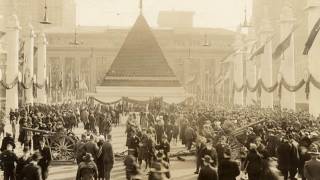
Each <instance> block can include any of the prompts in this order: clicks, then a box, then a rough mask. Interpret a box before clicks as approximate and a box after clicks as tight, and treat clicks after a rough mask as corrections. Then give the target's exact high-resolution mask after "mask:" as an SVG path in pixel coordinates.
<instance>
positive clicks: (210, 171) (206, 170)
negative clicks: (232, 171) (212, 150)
mask: <svg viewBox="0 0 320 180" xmlns="http://www.w3.org/2000/svg"><path fill="white" fill-rule="evenodd" d="M211 163H213V160H212V158H211V157H210V156H209V155H205V156H204V158H203V167H202V168H201V170H200V173H199V176H198V180H208V179H210V180H218V173H217V171H216V170H215V169H214V168H213V167H212V166H211V165H210V164H211Z"/></svg>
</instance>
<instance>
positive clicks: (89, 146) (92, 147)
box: [84, 134, 99, 160]
mask: <svg viewBox="0 0 320 180" xmlns="http://www.w3.org/2000/svg"><path fill="white" fill-rule="evenodd" d="M84 149H85V151H86V153H89V154H91V155H92V157H93V159H94V160H97V154H98V151H99V147H98V145H97V143H96V142H95V136H94V135H92V134H91V135H90V140H89V141H88V142H87V143H86V144H85V145H84Z"/></svg>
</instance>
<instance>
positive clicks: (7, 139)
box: [0, 132, 16, 152]
mask: <svg viewBox="0 0 320 180" xmlns="http://www.w3.org/2000/svg"><path fill="white" fill-rule="evenodd" d="M8 144H11V145H12V147H13V149H15V147H16V145H15V143H14V139H13V138H12V136H11V134H10V133H8V132H7V133H6V137H4V138H3V140H2V144H1V148H0V151H2V152H3V151H5V150H6V148H7V145H8Z"/></svg>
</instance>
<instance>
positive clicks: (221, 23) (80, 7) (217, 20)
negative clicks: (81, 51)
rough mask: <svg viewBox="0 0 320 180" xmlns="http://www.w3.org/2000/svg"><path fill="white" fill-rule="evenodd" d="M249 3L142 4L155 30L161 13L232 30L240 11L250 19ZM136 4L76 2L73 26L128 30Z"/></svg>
mask: <svg viewBox="0 0 320 180" xmlns="http://www.w3.org/2000/svg"><path fill="white" fill-rule="evenodd" d="M251 6H252V0H144V1H143V8H144V10H143V12H144V15H145V17H146V18H147V20H148V23H149V24H150V25H151V26H153V27H157V17H158V13H159V11H161V10H177V11H178V10H179V11H181V10H182V11H194V12H195V15H194V25H195V26H196V27H220V28H228V29H232V30H235V29H236V26H237V25H239V24H240V22H243V19H244V9H245V7H247V10H248V16H249V17H250V16H251ZM138 8H139V0H77V24H79V25H89V26H106V25H108V26H132V24H133V23H134V21H135V19H136V16H137V15H138V13H139V9H138Z"/></svg>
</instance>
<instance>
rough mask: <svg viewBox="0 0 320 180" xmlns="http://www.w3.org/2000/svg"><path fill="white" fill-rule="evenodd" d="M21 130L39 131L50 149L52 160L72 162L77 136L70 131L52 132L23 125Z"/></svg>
mask: <svg viewBox="0 0 320 180" xmlns="http://www.w3.org/2000/svg"><path fill="white" fill-rule="evenodd" d="M22 129H23V130H26V131H30V132H33V133H39V134H41V135H42V136H43V138H44V140H45V143H46V145H47V146H48V147H49V148H50V150H51V156H52V157H51V158H52V161H53V162H59V161H60V162H68V161H69V162H73V161H74V152H73V149H74V146H75V143H76V142H77V141H78V137H77V136H75V135H74V134H72V133H68V132H65V131H61V132H52V131H45V130H39V129H33V128H27V127H23V128H22Z"/></svg>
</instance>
